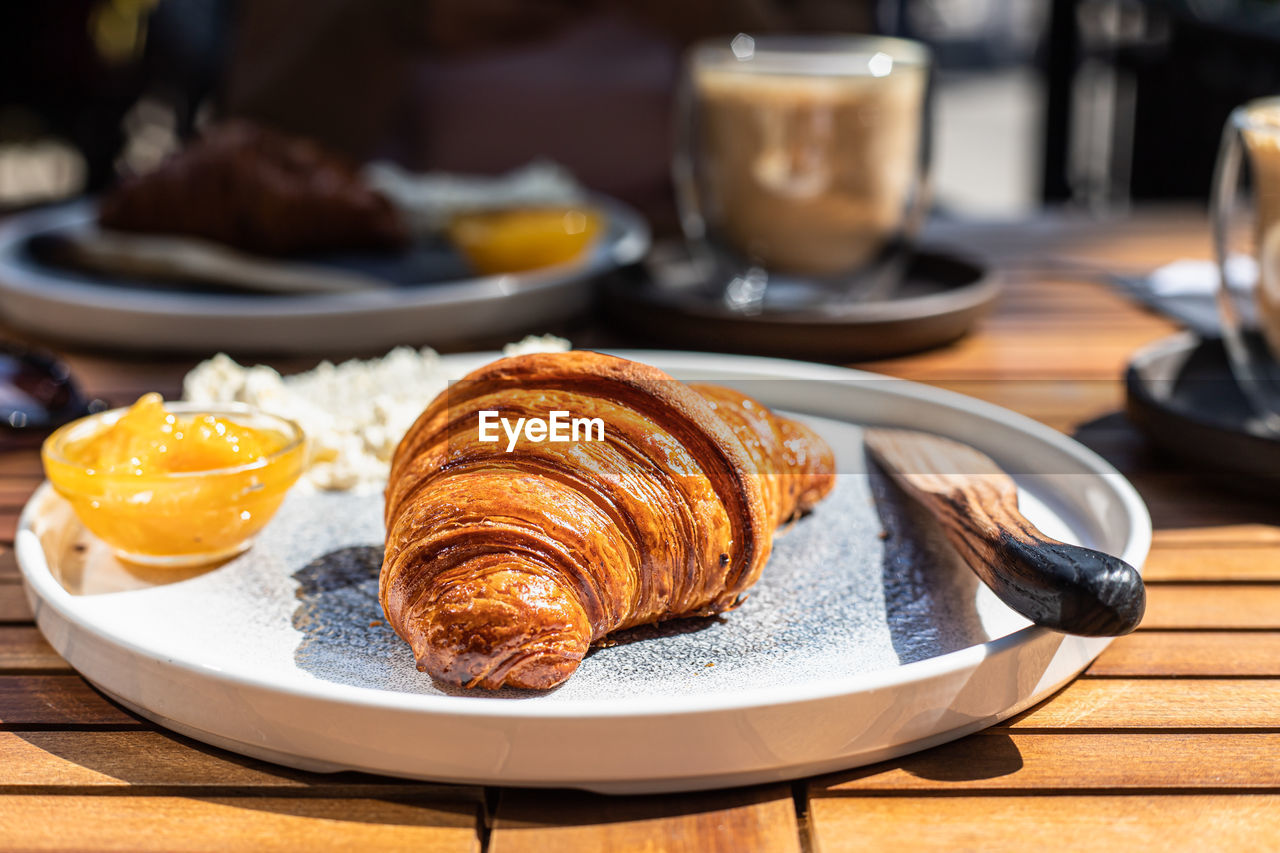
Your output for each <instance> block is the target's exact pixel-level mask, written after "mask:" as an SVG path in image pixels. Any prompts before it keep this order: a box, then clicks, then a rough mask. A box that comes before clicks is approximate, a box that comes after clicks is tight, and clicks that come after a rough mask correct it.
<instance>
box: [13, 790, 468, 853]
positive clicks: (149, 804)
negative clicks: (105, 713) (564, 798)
mask: <svg viewBox="0 0 1280 853" xmlns="http://www.w3.org/2000/svg"><path fill="white" fill-rule="evenodd" d="M477 825H478V821H477V807H476V806H475V805H474V804H471V803H466V804H437V803H432V802H429V801H421V802H418V801H403V802H402V801H394V800H373V799H328V798H315V797H302V798H295V799H283V798H279V797H240V798H236V797H216V798H215V797H201V798H195V797H100V796H41V795H18V796H10V797H5V798H4V799H3V800H2V801H0V838H3V839H4V844H5V846H6V847H9V848H11V849H13V848H17V849H25V850H68V849H72V850H74V849H80V850H136V851H145V850H175V851H185V850H215V849H216V850H230V851H235V850H281V851H297V850H307V851H321V850H343V851H345V850H354V849H361V850H377V851H380V853H390V851H396V850H404V851H414V853H453V851H478V850H479V849H480V842H479V833H478V831H477Z"/></svg>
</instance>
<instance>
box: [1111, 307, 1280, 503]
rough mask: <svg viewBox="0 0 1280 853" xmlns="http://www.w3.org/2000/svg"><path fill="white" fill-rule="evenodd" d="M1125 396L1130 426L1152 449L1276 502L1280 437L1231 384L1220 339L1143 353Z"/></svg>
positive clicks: (1191, 338) (1178, 342) (1169, 342)
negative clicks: (1141, 435)
mask: <svg viewBox="0 0 1280 853" xmlns="http://www.w3.org/2000/svg"><path fill="white" fill-rule="evenodd" d="M1125 391H1126V395H1127V403H1128V415H1129V419H1130V420H1131V421H1133V423H1134V425H1135V426H1137V427H1138V429H1139V430H1141V431H1142V433H1143V435H1145V436H1146V437H1147V439H1148V440H1149V441H1150V442H1151V443H1153V444H1154V445H1156V446H1157V447H1159V448H1161V449H1162V450H1164V451H1165V452H1167V453H1170V454H1172V455H1174V456H1177V457H1178V458H1180V459H1182V460H1184V461H1186V462H1189V463H1191V465H1192V466H1194V468H1195V469H1196V470H1197V471H1199V472H1200V473H1202V474H1205V475H1207V476H1209V477H1211V478H1213V479H1214V480H1215V481H1217V482H1218V483H1220V484H1222V485H1226V486H1228V487H1231V488H1235V489H1237V490H1242V491H1246V492H1252V493H1255V494H1256V493H1261V494H1265V495H1266V496H1267V497H1269V498H1274V496H1275V493H1276V488H1277V487H1280V436H1276V435H1274V434H1272V433H1270V432H1268V431H1267V429H1266V428H1265V427H1264V426H1263V424H1262V420H1261V418H1259V417H1258V415H1257V414H1256V413H1255V412H1254V410H1253V408H1252V406H1250V404H1249V401H1248V399H1247V398H1246V397H1245V395H1244V392H1243V391H1241V390H1240V386H1239V385H1238V384H1236V379H1235V376H1234V375H1232V372H1231V364H1230V363H1229V361H1228V359H1227V352H1226V349H1225V348H1224V346H1223V343H1222V340H1221V339H1217V338H1215V339H1212V340H1201V339H1200V338H1197V337H1196V336H1195V335H1194V334H1191V333H1188V332H1184V333H1181V334H1177V335H1173V336H1172V337H1168V338H1164V339H1162V340H1159V341H1156V342H1155V343H1154V344H1150V345H1149V346H1146V347H1143V348H1142V349H1141V350H1139V351H1138V352H1137V353H1135V354H1134V356H1133V359H1132V360H1131V361H1130V362H1129V368H1128V370H1127V371H1126V372H1125Z"/></svg>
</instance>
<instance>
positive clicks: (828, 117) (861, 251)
mask: <svg viewBox="0 0 1280 853" xmlns="http://www.w3.org/2000/svg"><path fill="white" fill-rule="evenodd" d="M867 57H869V59H868V58H867ZM789 58H790V59H791V60H792V61H791V62H790V63H789V64H788V65H786V66H785V68H784V69H783V70H779V69H778V64H777V63H774V64H770V63H769V62H768V61H767V60H766V61H763V62H741V63H737V64H733V63H715V64H707V65H705V66H702V67H699V66H697V65H696V64H695V67H694V68H693V79H692V85H693V93H694V98H695V109H696V110H697V135H698V138H699V147H700V151H698V152H697V154H696V156H698V157H700V158H701V161H702V162H701V169H700V177H699V181H698V192H699V196H700V204H701V207H702V216H703V219H704V221H705V229H706V238H707V240H708V241H709V242H710V243H711V244H712V245H714V246H716V247H718V248H720V249H722V250H726V249H727V250H728V251H731V252H733V253H736V254H737V255H739V256H741V257H742V258H743V259H744V260H745V261H746V262H747V263H750V264H753V265H759V266H762V267H764V268H765V269H766V270H768V271H770V272H780V273H785V274H791V275H801V276H812V277H826V278H829V277H837V276H849V275H852V274H854V273H856V272H858V271H859V270H860V269H861V268H863V267H865V266H866V265H867V264H869V263H871V262H872V261H873V260H874V259H875V258H876V257H877V255H879V254H880V253H881V252H882V250H884V249H886V248H887V247H889V246H892V245H894V244H896V243H897V242H899V241H900V240H901V239H902V238H903V237H904V236H905V235H904V231H905V228H906V225H907V219H908V216H909V214H910V211H911V207H912V205H913V203H914V202H915V201H916V198H917V195H918V194H919V192H920V182H921V172H922V168H923V163H922V149H921V144H922V138H921V134H922V127H921V125H922V118H923V113H924V98H925V84H926V70H925V67H924V65H923V64H922V63H920V62H918V61H917V62H895V61H894V59H893V58H891V57H890V56H889V55H888V54H886V53H881V52H875V53H868V54H865V55H862V58H861V61H860V62H858V63H857V64H856V66H854V71H853V73H851V69H850V68H849V64H851V63H852V62H853V59H850V60H849V63H847V64H845V65H843V66H842V65H841V63H840V62H838V61H833V59H834V60H838V59H840V58H841V57H834V58H833V56H832V55H831V54H829V53H819V54H816V55H815V56H813V57H805V56H803V55H802V54H797V53H794V52H793V53H791V55H790V57H789ZM806 60H811V61H806Z"/></svg>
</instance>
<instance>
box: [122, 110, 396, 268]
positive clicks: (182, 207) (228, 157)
mask: <svg viewBox="0 0 1280 853" xmlns="http://www.w3.org/2000/svg"><path fill="white" fill-rule="evenodd" d="M98 220H99V222H100V223H101V224H102V226H103V227H105V228H113V229H116V230H119V231H134V232H143V233H150V234H182V235H186V236H191V237H201V238H204V239H206V240H213V241H215V242H218V243H223V244H226V245H228V246H234V247H235V248H238V249H243V250H245V251H248V252H257V253H260V254H266V255H287V254H294V253H299V252H309V251H339V250H344V249H394V248H399V247H401V246H403V245H404V244H405V243H406V242H407V241H408V232H407V231H406V230H405V225H404V223H403V222H402V221H401V219H400V214H399V213H398V212H397V211H396V209H395V208H394V207H392V206H391V203H390V202H389V201H388V200H387V199H386V198H385V197H384V196H382V195H381V194H379V193H378V192H376V191H374V190H373V189H371V188H370V187H369V186H367V185H366V184H365V182H364V181H363V180H362V179H361V177H360V175H359V173H358V172H357V171H356V169H355V167H354V166H353V165H352V164H350V163H348V162H347V161H346V160H344V159H342V158H341V157H340V156H338V155H337V154H334V153H332V152H330V151H327V150H325V149H323V148H321V147H320V146H319V145H318V144H316V143H315V142H312V141H311V140H309V139H303V138H301V137H296V136H290V135H288V134H285V133H282V132H280V131H276V130H272V129H270V128H267V127H263V126H261V125H257V124H254V123H252V122H249V121H246V120H244V119H232V120H228V121H224V122H222V123H220V124H217V125H215V126H213V127H211V128H210V129H209V130H208V131H206V132H205V133H204V135H202V136H201V137H200V138H198V139H196V140H195V141H194V142H192V143H191V145H190V146H188V147H187V148H186V149H185V150H183V151H181V152H179V153H178V154H175V155H174V156H173V157H171V158H169V159H168V160H166V161H165V162H164V163H162V164H161V165H160V166H159V167H157V168H156V169H155V170H153V171H151V172H148V173H146V174H143V175H136V176H132V177H129V178H126V179H125V180H124V181H123V182H121V184H120V185H119V186H118V187H116V188H115V189H114V190H113V191H112V192H111V193H109V194H108V195H107V196H106V197H105V198H104V199H103V200H102V204H101V205H100V207H99V210H98Z"/></svg>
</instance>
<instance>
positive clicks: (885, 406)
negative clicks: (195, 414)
mask: <svg viewBox="0 0 1280 853" xmlns="http://www.w3.org/2000/svg"><path fill="white" fill-rule="evenodd" d="M619 354H620V355H623V356H626V357H630V358H635V359H637V360H640V361H644V362H647V363H650V364H653V365H656V366H658V367H660V368H663V369H665V370H667V371H668V372H670V373H672V374H673V375H675V376H677V377H678V378H682V379H703V380H713V381H721V382H724V383H725V384H731V385H736V386H738V387H740V388H742V389H743V390H744V391H746V392H747V393H750V394H752V395H754V396H756V397H758V398H760V399H762V400H763V401H764V402H766V403H767V404H769V405H771V406H773V407H775V408H778V409H782V410H786V411H789V412H793V413H797V414H799V415H800V416H802V417H804V418H805V419H806V420H808V421H809V422H810V423H812V424H813V425H814V426H815V427H816V428H817V429H819V431H821V432H822V433H823V434H824V435H825V436H826V437H827V438H828V440H829V441H831V443H832V444H833V446H834V447H835V449H836V453H837V461H838V465H839V471H840V476H839V478H838V485H837V488H836V490H835V492H834V493H833V494H832V495H831V496H830V497H829V498H828V499H827V500H826V501H824V502H823V503H822V504H820V505H819V507H818V508H817V509H816V510H815V511H814V512H813V513H812V514H811V515H809V516H808V517H806V518H805V519H802V520H801V521H799V522H797V523H795V524H794V525H793V526H792V527H791V528H790V529H788V530H786V531H784V532H782V533H781V534H780V535H779V536H778V538H777V540H776V542H775V551H774V555H773V557H772V558H771V560H770V563H769V565H768V566H767V568H766V570H765V575H764V577H763V579H762V580H761V581H760V583H758V584H757V585H756V586H755V587H754V588H753V589H752V592H751V596H750V597H749V598H748V600H747V601H746V603H745V604H743V605H742V607H740V608H739V609H737V610H735V611H733V612H731V613H728V614H726V615H724V616H723V617H721V618H719V619H715V620H701V621H684V622H676V623H669V624H668V625H666V626H663V627H661V628H642V629H637V630H636V631H635V632H632V634H631V635H629V636H628V637H625V638H623V639H624V640H627V641H626V642H621V643H619V644H617V645H613V646H610V647H607V648H602V649H599V650H597V651H595V652H593V653H592V654H591V655H590V656H588V658H587V659H586V660H585V661H584V662H583V663H582V666H581V667H580V668H579V670H578V672H577V673H575V674H574V676H573V677H572V678H570V679H569V680H568V682H566V683H565V684H564V685H563V686H562V687H560V688H559V689H557V690H553V691H550V692H548V693H545V694H531V693H519V692H512V691H504V692H501V693H499V694H496V695H491V694H482V693H467V692H465V691H460V690H448V689H441V688H438V687H436V686H435V685H433V684H432V683H431V681H430V679H429V678H427V677H426V676H424V675H421V674H419V673H418V672H417V671H416V670H415V669H414V666H413V659H412V656H411V654H410V653H409V650H408V648H407V647H406V646H405V644H403V643H402V642H400V640H399V639H398V638H396V637H395V635H394V634H393V633H392V632H391V631H390V629H388V628H387V627H386V626H385V625H384V624H382V619H383V616H382V613H381V612H380V610H379V609H378V605H377V597H376V590H377V571H378V566H379V561H380V555H379V548H380V545H381V537H382V530H381V523H380V517H381V511H382V500H381V495H380V494H376V493H375V494H364V495H358V494H322V493H317V492H313V491H308V490H303V489H299V490H296V491H295V492H294V493H293V494H291V495H290V497H289V499H288V500H287V501H286V503H285V505H284V507H283V508H282V510H281V512H280V514H279V516H278V517H277V518H276V519H275V520H274V521H273V522H272V523H271V524H270V525H268V527H267V529H266V530H265V531H264V532H263V534H262V535H261V536H260V537H259V539H258V541H257V542H256V544H255V545H254V547H253V548H252V549H251V550H250V551H249V552H247V553H246V554H245V555H243V556H242V557H240V558H238V559H236V560H233V561H232V562H230V563H227V564H225V565H223V566H221V567H219V568H216V569H213V570H208V571H205V572H203V573H187V574H181V573H179V574H173V573H167V574H166V573H162V572H155V571H144V570H141V569H127V568H125V567H124V566H122V565H121V564H120V563H118V562H117V561H116V560H115V559H114V558H112V557H111V556H110V555H109V553H107V551H106V549H105V546H103V545H102V544H101V543H100V542H97V541H95V540H93V539H92V538H91V537H90V536H88V534H86V533H85V532H84V531H83V530H82V529H81V528H80V526H79V524H78V523H76V522H75V520H74V517H73V516H72V515H71V513H70V511H69V509H68V507H67V505H66V504H65V502H63V501H62V500H61V499H60V498H58V497H57V496H56V495H54V494H53V492H52V490H51V489H50V488H49V487H48V486H47V485H46V486H44V487H42V488H41V489H40V491H39V492H37V494H36V495H35V496H34V497H33V498H32V500H31V502H30V504H29V505H28V506H27V508H26V510H25V511H24V513H23V516H22V519H21V522H20V526H19V531H18V535H17V552H18V559H19V563H20V565H21V567H22V571H23V576H24V578H25V580H26V584H27V589H28V594H29V596H30V598H31V600H32V606H33V608H34V610H35V614H36V620H37V622H38V623H39V625H40V628H41V630H42V631H43V632H44V634H45V636H46V637H47V638H48V640H49V642H50V643H51V644H52V645H53V647H54V648H55V649H57V650H58V652H59V653H61V654H62V655H63V656H64V657H65V658H66V659H67V660H68V661H69V662H70V663H71V665H72V666H74V667H75V668H76V669H78V670H79V671H80V672H81V673H83V674H84V675H85V677H86V678H88V679H89V680H90V681H91V682H93V683H94V684H96V685H97V686H98V687H99V688H101V689H102V690H103V691H104V692H106V693H108V694H109V695H111V696H113V697H114V698H116V699H117V700H119V701H120V702H122V703H123V704H125V705H127V706H128V707H130V708H132V709H134V710H136V711H137V712H138V713H140V714H142V715H144V716H146V717H148V718H150V719H153V720H155V721H157V722H159V723H161V724H162V725H165V726H168V727H170V728H172V729H175V730H177V731H180V732H182V733H184V734H187V735H190V736H192V737H194V738H197V739H199V740H203V741H206V742H208V743H211V744H215V745H218V746H222V747H226V748H228V749H231V750H235V751H237V752H242V753H245V754H248V755H252V756H256V757H260V758H266V759H269V760H272V761H277V762H280V763H283V764H288V765H293V766H297V767H302V768H306V769H311V770H339V769H357V770H366V771H372V772H377V773H388V774H394V775H399V776H408V777H416V778H424V779H436V780H443V781H451V782H466V783H483V784H495V785H537V786H571V787H581V788H588V789H592V790H597V791H606V792H613V793H624V792H625V793H638V792H648V791H673V790H691V789H699V788H711V787H724V786H731V785H742V784H748V783H756V782H765V781H770V780H779V779H788V778H794V777H800V776H806V775H811V774H815V773H820V772H825V771H832V770H836V769H841V768H848V767H853V766H856V765H859V764H865V763H870V762H873V761H879V760H882V759H885V758H889V757H892V756H895V755H900V754H903V753H906V752H910V751H912V750H917V749H922V748H924V747H927V746H931V745H933V744H937V743H941V742H943V741H947V740H951V739H953V738H956V737H960V736H961V735H964V734H967V733H969V732H973V731H976V730H978V729H981V728H984V727H986V726H989V725H992V724H993V723H996V722H998V721H1000V720H1003V719H1005V718H1007V717H1009V716H1011V715H1013V714H1015V713H1017V712H1018V711H1021V710H1022V709H1024V708H1026V707H1028V706H1030V705H1031V704H1033V703H1035V702H1037V701H1038V700H1040V699H1042V698H1044V697H1045V696H1047V695H1048V694H1049V693H1051V692H1053V691H1054V690H1056V689H1058V688H1059V687H1061V686H1062V685H1063V684H1065V683H1066V682H1067V681H1068V680H1070V679H1071V678H1072V677H1074V676H1075V675H1076V674H1078V673H1079V672H1080V671H1081V670H1082V669H1083V668H1084V667H1085V666H1087V665H1088V664H1089V662H1090V661H1092V660H1093V658H1094V657H1096V656H1097V655H1098V654H1099V653H1100V652H1101V651H1102V650H1103V648H1105V647H1106V645H1107V643H1108V640H1106V639H1098V638H1082V637H1069V636H1064V635H1062V634H1057V633H1053V632H1051V631H1048V630H1045V629H1042V628H1036V627H1031V626H1029V625H1028V623H1027V622H1026V621H1025V620H1024V619H1022V618H1021V617H1019V616H1017V615H1016V614H1014V613H1013V612H1012V611H1010V610H1009V609H1007V608H1006V607H1004V605H1003V604H1001V603H1000V602H999V601H998V600H996V599H995V597H994V596H993V595H992V594H991V593H990V592H989V591H988V590H987V588H986V587H985V586H982V585H981V584H979V583H978V582H977V581H976V580H975V579H974V577H973V575H972V573H971V572H970V571H969V570H968V569H967V568H966V567H964V565H963V564H962V563H960V562H959V561H958V559H957V558H956V557H955V555H954V553H953V552H952V551H951V550H950V549H949V548H947V547H946V546H945V544H943V543H941V542H940V540H939V539H938V538H937V532H936V530H933V529H932V528H931V525H930V523H928V521H927V520H926V519H922V518H921V517H920V513H919V512H918V511H917V510H915V509H914V508H913V507H911V506H910V505H909V504H907V503H905V502H904V501H903V499H902V498H901V497H900V496H899V495H897V494H896V493H895V492H894V490H893V489H892V488H891V487H889V485H888V484H887V481H886V479H885V478H884V476H883V475H882V474H880V473H879V472H878V471H875V469H874V468H873V469H872V470H871V472H870V473H869V472H868V470H867V468H866V467H865V463H864V455H863V452H862V448H861V437H860V430H859V427H858V426H857V424H863V423H868V424H894V425H902V426H908V427H918V428H923V429H928V430H931V431H934V432H942V433H946V434H948V435H950V436H953V437H955V438H957V439H960V440H962V441H966V442H969V443H970V444H973V445H975V446H977V447H978V448H980V449H982V450H984V451H986V452H987V453H988V454H990V455H991V456H993V457H994V458H995V459H996V460H997V461H998V462H1000V463H1001V464H1002V465H1003V466H1004V467H1005V468H1006V470H1009V471H1010V472H1011V473H1012V474H1013V475H1014V477H1015V479H1017V480H1018V481H1019V484H1020V486H1021V502H1022V509H1023V511H1024V513H1025V514H1026V515H1027V516H1028V517H1030V518H1031V519H1032V520H1033V521H1034V522H1036V523H1037V524H1038V525H1039V526H1040V527H1041V528H1042V529H1044V530H1045V532H1047V533H1049V534H1050V535H1052V536H1055V537H1057V538H1060V539H1064V540H1066V541H1068V542H1076V543H1079V544H1084V545H1088V546H1092V547H1096V548H1100V549H1102V550H1105V551H1108V552H1110V553H1113V554H1117V555H1120V556H1122V557H1123V558H1124V559H1125V560H1127V561H1129V562H1130V563H1132V564H1133V565H1135V566H1141V565H1142V562H1143V560H1144V559H1145V557H1146V554H1147V549H1148V546H1149V544H1150V538H1151V526H1150V520H1149V518H1148V516H1147V513H1146V509H1145V507H1144V506H1143V504H1142V501H1141V499H1140V498H1139V497H1138V495H1137V494H1136V492H1134V490H1133V488H1132V487H1131V486H1130V485H1129V484H1128V482H1127V481H1125V479H1124V478H1123V477H1122V476H1121V475H1120V474H1118V473H1117V472H1116V471H1115V470H1114V469H1112V468H1111V467H1110V466H1108V465H1107V464H1106V463H1105V462H1104V461H1102V460H1101V459H1100V458H1098V457H1097V456H1096V455H1094V454H1093V453H1092V452H1090V451H1089V450H1086V449H1085V448H1084V447H1082V446H1081V445H1079V444H1077V443H1076V442H1074V441H1072V440H1071V439H1069V438H1066V437H1065V436H1063V435H1061V434H1059V433H1057V432H1055V431H1053V430H1051V429H1049V428H1047V427H1044V426H1042V425H1040V424H1037V423H1035V422H1033V421H1031V420H1028V419H1026V418H1023V417H1021V416H1019V415H1015V414H1013V413H1011V412H1009V411H1006V410H1003V409H1000V408H997V407H994V406H991V405H988V404H985V403H981V402H978V401H975V400H972V399H970V398H967V397H963V396H959V395H956V394H952V393H948V392H944V391H940V390H937V389H933V388H929V387H925V386H920V385H915V384H912V383H908V382H903V381H899V380H893V379H887V378H884V377H877V376H874V375H873V374H866V373H860V372H857V371H852V370H844V369H841V368H834V367H822V366H818V365H808V364H802V363H799V362H788V361H779V360H772V359H756V358H747V357H737V356H722V355H704V354H689V353H664V352H623V353H619ZM492 357H493V354H478V355H468V356H455V357H453V358H455V359H457V360H459V361H460V362H466V365H467V366H477V365H479V364H481V363H484V362H485V361H487V360H489V359H490V358H492Z"/></svg>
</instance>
